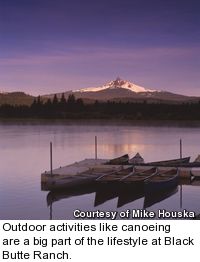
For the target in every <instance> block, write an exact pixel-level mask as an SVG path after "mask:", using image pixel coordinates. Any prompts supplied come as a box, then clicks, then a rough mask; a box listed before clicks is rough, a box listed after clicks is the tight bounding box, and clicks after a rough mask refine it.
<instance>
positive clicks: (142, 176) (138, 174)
mask: <svg viewBox="0 0 200 262" xmlns="http://www.w3.org/2000/svg"><path fill="white" fill-rule="evenodd" d="M154 174H156V168H155V167H151V168H148V169H145V170H144V169H143V170H142V169H141V170H138V169H134V172H132V173H131V174H129V175H127V176H125V177H123V178H122V179H121V180H120V182H122V183H123V184H126V185H128V184H129V185H131V186H132V185H137V186H139V185H143V183H144V181H145V180H146V179H147V178H149V177H151V176H152V175H154Z"/></svg>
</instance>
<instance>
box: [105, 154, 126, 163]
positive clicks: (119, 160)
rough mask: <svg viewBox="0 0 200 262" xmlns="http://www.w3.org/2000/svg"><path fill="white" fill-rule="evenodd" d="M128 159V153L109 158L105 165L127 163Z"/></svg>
mask: <svg viewBox="0 0 200 262" xmlns="http://www.w3.org/2000/svg"><path fill="white" fill-rule="evenodd" d="M128 161H129V155H128V154H125V155H123V156H120V157H117V158H113V159H110V160H109V161H108V162H107V163H106V164H107V165H127V164H128Z"/></svg>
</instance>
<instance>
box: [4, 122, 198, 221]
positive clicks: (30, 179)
mask: <svg viewBox="0 0 200 262" xmlns="http://www.w3.org/2000/svg"><path fill="white" fill-rule="evenodd" d="M199 133H200V127H199V126H198V127H189V125H188V126H187V127H186V126H182V127H178V126H159V125H158V124H157V126H150V125H149V124H146V125H143V124H141V125H138V124H137V125H135V124H134V123H124V122H123V123H118V122H111V121H107V122H101V121H99V122H97V123H93V122H86V121H84V122H81V121H78V122H75V121H73V122H67V121H66V122H63V121H62V122H48V121H46V122H44V121H41V122H35V123H34V122H31V121H30V122H19V121H16V122H4V123H0V145H1V146H0V161H1V165H0V178H1V183H0V219H46V218H49V206H48V208H47V205H46V199H45V197H46V192H42V191H41V188H40V174H41V173H42V172H44V171H45V170H49V142H50V141H52V142H53V168H56V167H60V166H64V165H68V164H70V163H74V162H75V161H79V160H83V159H85V158H93V157H94V136H95V135H97V136H98V157H99V158H114V157H117V156H119V155H123V154H125V153H128V154H129V155H130V157H131V156H133V155H135V154H136V153H137V152H140V153H141V155H142V156H143V158H144V159H145V161H146V162H151V161H156V160H158V159H160V160H162V159H172V158H177V157H179V140H180V138H182V141H183V156H186V155H189V156H191V159H192V160H194V159H195V158H196V156H197V155H198V154H199V153H200V151H199V149H200V139H199ZM178 190H179V191H178V193H176V194H174V195H172V196H171V197H169V198H167V199H165V200H163V201H161V202H159V203H155V204H154V205H153V206H151V207H150V209H151V210H152V211H154V210H157V209H158V208H166V209H168V210H179V209H180V188H178ZM68 193H69V192H65V194H68ZM71 193H72V192H71ZM79 193H80V192H79ZM82 193H83V194H82V195H78V194H77V193H76V194H74V195H70V196H68V198H63V196H62V194H61V193H60V196H58V195H57V194H54V196H53V197H54V198H52V199H54V201H53V200H52V201H49V203H51V202H52V204H53V213H54V215H53V216H54V218H57V219H70V218H71V219H72V218H73V217H72V214H73V210H74V209H75V208H79V209H82V210H94V209H95V208H98V209H102V210H108V211H109V210H114V209H117V210H122V209H128V208H142V207H143V204H144V197H143V196H141V197H140V195H138V196H137V195H134V194H132V195H131V194H129V193H128V194H119V195H118V196H117V197H115V198H111V199H110V200H108V201H105V202H104V203H102V204H100V205H97V206H96V207H95V206H94V205H95V197H96V191H92V192H90V191H88V192H87V191H86V192H82ZM98 195H100V196H101V194H100V192H99V193H98ZM98 195H97V196H98ZM56 198H60V199H59V200H58V201H56ZM98 198H99V197H98ZM98 198H97V200H98ZM134 199H135V200H134ZM199 199H200V190H199V186H191V185H190V184H188V185H183V186H182V200H183V202H182V208H185V209H188V210H194V211H196V212H199V209H200V205H199ZM100 200H101V198H100ZM132 200H134V201H132ZM101 201H102V200H101ZM97 204H98V201H97Z"/></svg>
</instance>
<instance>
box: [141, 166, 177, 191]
mask: <svg viewBox="0 0 200 262" xmlns="http://www.w3.org/2000/svg"><path fill="white" fill-rule="evenodd" d="M178 178H179V176H178V170H177V169H175V168H174V169H169V170H158V172H157V173H156V174H155V175H154V176H152V177H150V178H147V179H146V180H145V182H144V188H145V194H147V193H155V192H161V191H164V190H168V189H170V188H173V187H175V186H177V185H178Z"/></svg>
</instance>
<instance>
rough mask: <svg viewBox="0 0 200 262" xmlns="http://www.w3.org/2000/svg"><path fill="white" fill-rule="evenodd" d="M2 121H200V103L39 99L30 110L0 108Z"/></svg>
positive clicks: (11, 106)
mask: <svg viewBox="0 0 200 262" xmlns="http://www.w3.org/2000/svg"><path fill="white" fill-rule="evenodd" d="M0 117H1V118H46V119H132V120H200V101H199V102H197V103H182V104H171V103H148V102H147V101H142V102H141V101H140V102H127V103H124V102H114V101H107V102H100V101H95V102H94V103H90V104H89V103H84V102H83V100H82V99H80V98H78V99H76V98H75V96H74V95H73V94H71V95H69V96H68V98H67V99H66V98H65V96H64V94H62V96H61V98H60V99H58V97H57V96H56V95H54V97H53V99H47V100H46V101H43V100H42V99H41V98H40V96H39V97H38V98H37V99H35V100H34V101H33V103H32V104H31V105H30V106H25V105H20V106H19V105H18V106H13V105H8V104H4V105H1V106H0Z"/></svg>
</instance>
